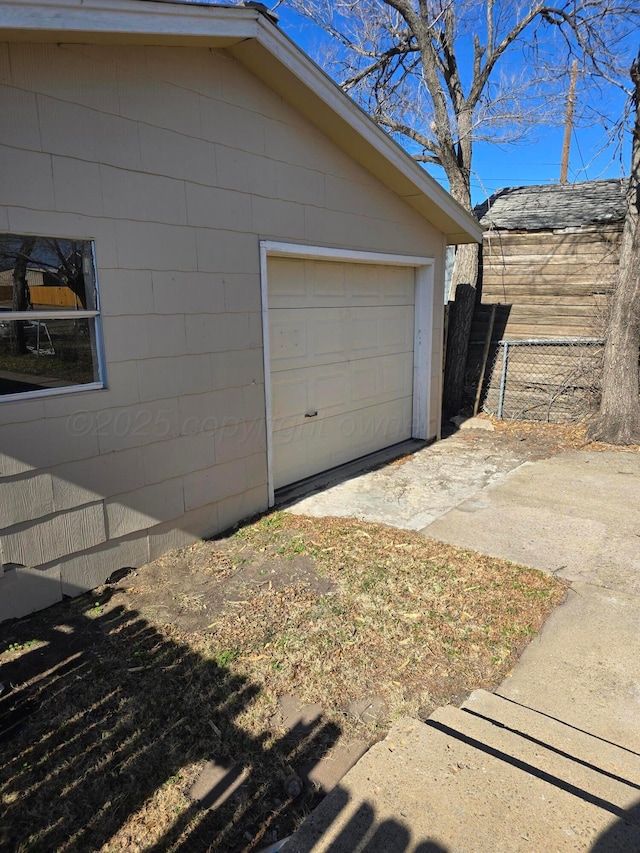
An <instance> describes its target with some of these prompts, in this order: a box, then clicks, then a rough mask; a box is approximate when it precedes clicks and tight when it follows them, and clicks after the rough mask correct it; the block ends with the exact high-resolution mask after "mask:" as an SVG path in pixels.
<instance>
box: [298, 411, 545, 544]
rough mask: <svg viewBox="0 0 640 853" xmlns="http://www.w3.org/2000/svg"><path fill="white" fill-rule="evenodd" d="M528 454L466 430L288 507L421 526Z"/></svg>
mask: <svg viewBox="0 0 640 853" xmlns="http://www.w3.org/2000/svg"><path fill="white" fill-rule="evenodd" d="M487 423H489V422H487ZM528 453H529V448H528V447H526V446H525V445H524V444H522V445H521V446H520V447H516V446H514V445H513V444H511V445H510V446H509V447H507V446H506V442H504V441H501V440H500V438H496V437H495V435H493V434H491V433H486V432H482V431H480V430H468V431H467V432H466V434H461V433H456V434H455V435H452V436H451V437H449V438H447V439H446V440H444V441H441V442H438V443H437V444H432V445H430V446H429V447H425V448H423V449H422V450H419V451H418V452H417V453H414V454H413V455H411V456H407V457H404V458H403V459H400V460H398V461H396V462H392V463H390V464H389V465H387V466H385V467H384V468H380V469H378V470H376V471H369V472H367V473H364V474H361V475H360V476H355V477H352V478H351V479H347V480H344V481H343V482H338V483H336V484H334V485H333V486H330V487H329V488H326V489H324V490H323V491H321V492H318V493H316V494H312V495H309V496H308V497H304V498H302V499H299V500H297V501H295V502H294V503H292V504H290V505H288V506H287V510H288V511H289V512H293V513H297V514H300V515H311V516H315V517H322V516H337V517H339V518H358V519H360V520H361V521H371V522H379V523H380V524H388V525H390V526H392V527H400V528H404V529H407V530H420V529H421V528H423V527H425V526H426V525H428V524H430V523H431V522H432V521H434V520H435V519H437V518H440V516H442V515H444V514H445V513H447V512H449V511H450V510H451V509H452V508H453V507H455V506H457V505H458V504H459V503H461V502H462V501H465V500H468V499H470V498H471V497H472V496H473V495H475V494H476V493H477V492H478V490H480V489H483V488H484V487H485V486H487V485H489V484H491V483H493V482H499V481H500V480H501V479H502V477H503V476H504V475H505V474H506V473H507V472H509V471H512V470H513V469H514V468H516V467H517V466H518V465H520V464H521V463H522V462H523V460H524V459H526V458H527V457H528Z"/></svg>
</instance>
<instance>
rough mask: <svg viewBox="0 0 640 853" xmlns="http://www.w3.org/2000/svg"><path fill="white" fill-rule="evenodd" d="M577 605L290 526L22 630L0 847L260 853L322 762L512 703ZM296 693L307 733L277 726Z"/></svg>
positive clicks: (397, 541)
mask: <svg viewBox="0 0 640 853" xmlns="http://www.w3.org/2000/svg"><path fill="white" fill-rule="evenodd" d="M565 590H566V587H565V585H564V584H562V583H561V582H559V581H557V580H556V579H554V578H552V577H548V576H545V575H543V574H541V573H539V572H535V571H532V570H529V569H525V568H522V567H520V566H516V565H514V564H510V563H507V562H504V561H500V560H495V559H490V558H486V557H481V556H479V555H477V554H474V553H472V552H469V551H463V550H460V549H456V548H451V547H449V546H445V545H441V544H439V543H436V542H434V541H432V540H428V539H425V538H424V537H422V536H420V535H419V534H417V533H413V532H411V531H405V530H397V529H394V528H390V527H385V526H383V525H376V524H367V523H364V522H359V521H353V520H349V519H327V518H320V519H313V518H307V517H304V516H293V515H289V514H287V513H273V514H271V515H267V516H265V517H263V518H262V519H259V520H257V521H255V522H253V523H251V524H248V525H245V526H244V527H242V528H240V529H239V530H238V531H237V532H235V533H234V534H232V535H230V536H227V537H224V538H221V539H218V540H216V541H212V542H203V543H200V544H197V545H194V546H192V547H190V548H186V549H184V550H182V551H177V552H173V553H172V554H169V555H166V556H165V557H163V558H161V559H160V560H157V561H156V562H155V563H153V564H151V565H149V566H145V567H143V568H142V569H140V570H137V571H134V572H131V573H129V574H128V575H126V576H124V577H121V578H120V579H119V580H118V581H117V583H115V584H112V585H107V586H105V587H102V588H99V589H98V590H95V591H94V592H93V593H91V594H90V595H88V596H84V597H82V598H80V599H75V600H73V601H68V602H65V603H62V604H61V605H57V606H56V607H53V608H51V609H50V610H48V611H44V612H43V613H40V614H36V615H34V616H32V617H29V618H27V619H23V620H20V621H18V622H15V623H9V624H4V625H2V626H0V682H1V683H2V685H3V689H2V693H0V736H1V737H2V738H3V741H2V744H1V748H2V757H1V761H0V797H1V798H2V804H3V816H2V818H0V847H2V846H3V844H4V848H3V849H5V848H6V849H9V850H16V851H24V853H26V851H50V850H57V851H73V853H76V851H77V852H78V853H80V851H87V850H101V851H104V853H112V851H113V853H115V851H141V850H154V851H158V853H159V851H161V850H162V851H169V850H176V851H177V850H180V851H185V853H186V851H189V853H191V851H220V853H222V851H225V853H239V851H253V850H259V849H261V848H262V847H264V846H266V845H267V844H269V843H271V842H272V841H273V840H275V839H276V838H281V837H284V836H286V835H288V834H289V833H290V832H291V831H292V830H293V829H294V828H295V826H296V825H298V824H299V823H300V822H301V821H302V820H303V819H304V817H305V816H306V815H307V814H308V813H309V811H310V810H311V809H312V808H313V807H314V806H315V804H316V803H317V802H318V799H319V797H320V796H321V795H322V794H321V793H320V792H319V791H317V790H316V788H315V787H314V785H313V784H310V782H309V780H313V779H314V778H315V777H316V776H317V777H318V778H320V777H321V776H322V774H321V773H319V774H318V773H315V774H314V768H320V767H321V765H322V761H323V760H326V759H329V760H332V759H335V760H337V758H338V757H340V756H344V755H345V754H348V753H349V750H351V749H352V747H353V744H363V743H364V744H369V745H370V744H372V743H374V742H375V741H377V740H379V739H380V738H381V737H383V736H384V735H385V733H386V731H387V729H388V726H389V724H390V723H392V722H393V720H395V719H397V718H398V717H399V716H402V715H405V714H409V715H413V716H421V717H426V716H428V714H429V713H430V712H431V711H432V710H433V708H434V707H435V706H436V705H439V704H443V703H446V702H459V701H460V700H461V699H462V698H464V697H465V696H466V695H467V693H468V692H469V691H470V690H472V689H474V688H476V687H481V686H483V687H492V686H494V685H496V684H498V683H499V682H500V681H501V680H502V679H503V677H504V676H505V675H506V674H507V672H508V671H509V670H510V669H511V667H512V666H513V664H514V662H515V660H516V659H517V657H518V655H519V654H520V652H521V650H522V648H523V647H524V645H526V643H527V642H528V641H529V639H530V638H531V637H532V636H533V635H534V634H535V633H536V631H537V630H539V628H540V626H541V625H542V623H543V622H544V620H545V618H546V617H547V615H548V614H549V612H550V611H551V610H552V609H553V607H554V606H555V605H556V604H557V603H558V602H559V601H561V600H562V598H563V596H564V594H565ZM291 694H295V699H296V702H298V703H299V704H300V707H302V708H308V707H314V708H316V709H318V707H319V708H320V709H321V713H319V714H318V715H317V716H316V717H314V718H313V720H311V723H310V724H309V725H304V726H296V725H293V727H292V726H291V724H290V722H287V721H286V720H284V719H280V717H282V714H281V713H280V716H279V709H281V708H282V697H285V696H288V695H291ZM372 697H373V698H374V699H375V703H376V709H377V710H376V713H375V714H366V713H362V714H359V713H355V712H354V711H353V709H354V707H356V708H358V707H360V705H362V704H363V701H364V705H366V707H367V708H368V707H369V705H371V704H372V702H373V698H372ZM207 768H208V770H209V772H210V774H212V778H213V780H214V781H213V782H212V783H211V784H210V788H211V792H210V796H208V797H205V798H204V802H206V804H207V807H206V808H205V807H204V806H203V801H199V800H198V799H197V798H195V797H194V798H193V799H191V798H190V797H189V792H190V791H192V790H197V786H196V787H195V788H194V783H195V782H196V780H197V779H198V778H199V776H200V774H201V773H203V772H205V771H206V770H207ZM212 768H214V769H215V771H216V772H215V773H213V771H212ZM220 768H222V769H221V770H220ZM292 778H301V779H305V780H307V785H306V787H305V788H304V790H303V792H302V793H301V794H298V788H297V787H296V786H292V785H291V784H290V780H291V779H292ZM238 780H241V784H239V783H238ZM227 783H228V784H227ZM317 784H318V785H320V784H321V783H320V782H318V783H317ZM225 786H226V789H225ZM225 790H226V791H227V794H228V796H226V795H225ZM211 803H216V804H217V803H219V805H218V806H216V807H215V808H213V807H210V805H211Z"/></svg>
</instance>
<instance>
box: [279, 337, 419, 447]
mask: <svg viewBox="0 0 640 853" xmlns="http://www.w3.org/2000/svg"><path fill="white" fill-rule="evenodd" d="M412 382H413V353H400V354H398V355H393V356H378V357H377V358H367V359H362V360H360V361H354V362H349V363H348V364H346V365H345V364H339V365H333V364H332V365H317V366H316V367H309V368H300V369H298V370H284V371H280V372H278V373H273V374H272V384H271V388H272V392H271V393H272V401H273V405H272V408H273V413H274V414H273V430H274V431H275V430H278V429H283V428H289V427H290V426H291V425H292V423H304V421H305V414H307V413H309V412H312V411H314V412H317V415H316V418H317V420H323V419H324V418H329V417H333V416H334V415H338V414H343V413H346V412H349V411H354V410H357V409H361V408H364V407H366V406H370V405H372V404H374V403H376V402H378V403H381V402H385V403H386V402H391V401H393V400H397V399H400V398H402V397H406V396H407V395H408V394H409V391H410V389H411V387H412ZM303 389H304V391H303ZM283 419H286V422H284V423H283ZM307 420H309V418H307Z"/></svg>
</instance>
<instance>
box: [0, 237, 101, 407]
mask: <svg viewBox="0 0 640 853" xmlns="http://www.w3.org/2000/svg"><path fill="white" fill-rule="evenodd" d="M100 355H101V346H100V303H99V299H98V287H97V280H96V272H95V262H94V251H93V242H92V241H91V240H73V239H61V238H58V237H34V236H27V235H21V234H0V400H7V399H11V400H15V399H16V398H17V395H19V398H21V397H31V396H34V395H38V396H43V395H49V394H55V393H57V392H61V391H69V390H76V389H78V390H81V389H89V388H90V389H94V388H101V387H103V380H104V376H103V371H102V365H101V357H100Z"/></svg>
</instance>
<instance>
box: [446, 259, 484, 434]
mask: <svg viewBox="0 0 640 853" xmlns="http://www.w3.org/2000/svg"><path fill="white" fill-rule="evenodd" d="M465 248H467V247H466V246H465ZM473 248H476V247H473ZM475 304H476V289H475V287H473V286H472V285H471V284H469V283H463V284H459V285H458V286H457V287H456V295H455V301H454V302H451V303H450V305H449V311H450V313H449V334H448V335H447V354H446V358H445V370H444V390H443V396H442V412H443V415H444V417H445V418H450V417H452V416H453V415H456V414H457V413H458V412H459V411H460V407H461V405H462V394H463V392H464V380H465V373H466V367H467V352H468V350H469V336H470V331H471V322H472V320H473V309H474V308H475Z"/></svg>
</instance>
